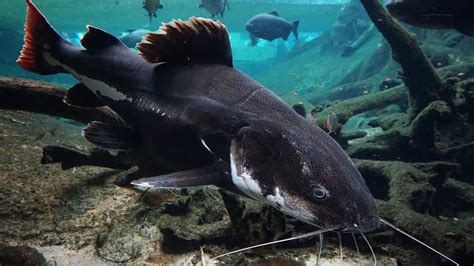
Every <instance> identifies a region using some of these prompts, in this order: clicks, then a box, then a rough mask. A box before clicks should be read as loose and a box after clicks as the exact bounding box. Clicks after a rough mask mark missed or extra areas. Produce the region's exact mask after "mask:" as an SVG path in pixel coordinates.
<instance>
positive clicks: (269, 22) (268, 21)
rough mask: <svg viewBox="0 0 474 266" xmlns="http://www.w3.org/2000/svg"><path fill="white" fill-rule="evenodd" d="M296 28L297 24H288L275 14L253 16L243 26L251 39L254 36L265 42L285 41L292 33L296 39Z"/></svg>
mask: <svg viewBox="0 0 474 266" xmlns="http://www.w3.org/2000/svg"><path fill="white" fill-rule="evenodd" d="M297 27H298V22H295V23H290V22H288V21H287V20H285V19H283V18H281V17H280V16H279V15H278V13H276V12H271V13H261V14H258V15H255V16H254V17H252V18H251V19H250V20H249V21H247V23H246V24H245V29H246V30H247V31H248V32H249V33H250V34H251V37H252V36H254V37H257V38H260V39H264V40H267V41H273V40H275V39H278V38H282V39H284V40H287V39H288V36H289V35H290V32H292V31H293V32H294V33H295V36H296V38H298V37H297V33H296V32H297V31H296V28H297Z"/></svg>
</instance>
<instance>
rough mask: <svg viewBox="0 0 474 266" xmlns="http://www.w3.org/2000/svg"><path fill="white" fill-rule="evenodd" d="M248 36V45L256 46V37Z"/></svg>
mask: <svg viewBox="0 0 474 266" xmlns="http://www.w3.org/2000/svg"><path fill="white" fill-rule="evenodd" d="M249 36H250V45H251V46H255V45H257V43H258V37H257V36H255V35H253V34H249Z"/></svg>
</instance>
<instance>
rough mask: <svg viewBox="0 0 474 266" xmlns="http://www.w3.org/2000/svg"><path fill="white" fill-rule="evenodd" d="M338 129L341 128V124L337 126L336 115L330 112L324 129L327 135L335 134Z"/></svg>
mask: <svg viewBox="0 0 474 266" xmlns="http://www.w3.org/2000/svg"><path fill="white" fill-rule="evenodd" d="M340 127H341V124H339V120H338V119H337V114H336V113H334V112H330V113H329V114H328V117H327V119H326V128H327V130H328V131H329V132H328V133H329V134H332V133H336V132H337V131H338V130H339V128H340Z"/></svg>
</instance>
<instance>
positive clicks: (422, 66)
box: [361, 0, 443, 121]
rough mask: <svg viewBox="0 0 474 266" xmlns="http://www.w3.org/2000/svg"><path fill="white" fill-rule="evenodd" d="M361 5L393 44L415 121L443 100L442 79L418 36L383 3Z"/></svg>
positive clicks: (373, 1)
mask: <svg viewBox="0 0 474 266" xmlns="http://www.w3.org/2000/svg"><path fill="white" fill-rule="evenodd" d="M361 3H362V5H363V6H364V7H365V9H366V11H367V13H368V15H369V17H370V19H371V20H372V22H373V23H374V24H375V26H376V27H377V29H378V30H379V31H380V33H382V35H383V36H384V38H385V39H386V40H387V42H388V43H389V45H390V47H391V49H392V56H393V59H394V60H395V61H397V62H398V63H399V64H400V65H401V67H402V69H403V79H404V82H405V85H406V87H407V89H408V96H409V104H410V110H409V118H410V121H411V120H413V119H414V118H415V117H416V115H417V114H418V113H419V112H420V111H421V110H423V109H424V108H425V107H426V106H427V105H428V104H430V103H431V102H433V101H436V100H439V93H440V91H441V88H442V84H443V82H442V79H441V77H440V76H439V75H438V73H436V71H435V69H434V68H433V66H432V65H431V63H430V61H429V60H428V58H427V57H426V55H425V54H424V53H423V51H422V50H421V48H420V46H419V45H418V42H417V40H416V38H415V36H414V35H413V34H410V33H409V32H408V31H406V30H405V29H404V28H403V27H402V26H401V25H400V24H399V23H398V22H396V21H395V20H394V19H393V18H392V16H390V14H389V13H388V12H387V11H386V10H385V8H384V7H383V6H382V5H381V4H380V3H379V0H361Z"/></svg>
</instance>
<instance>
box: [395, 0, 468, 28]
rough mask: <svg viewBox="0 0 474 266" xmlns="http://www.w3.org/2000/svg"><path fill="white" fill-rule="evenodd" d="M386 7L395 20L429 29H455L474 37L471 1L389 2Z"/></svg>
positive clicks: (397, 0)
mask: <svg viewBox="0 0 474 266" xmlns="http://www.w3.org/2000/svg"><path fill="white" fill-rule="evenodd" d="M386 7H387V9H388V11H389V12H390V14H391V15H392V16H394V17H395V18H397V19H399V20H401V21H403V22H405V23H408V24H410V25H413V26H416V27H421V28H430V29H455V30H457V31H459V32H461V33H463V34H465V35H469V36H474V15H473V14H474V1H472V0H453V1H446V0H390V1H389V2H388V3H387V4H386Z"/></svg>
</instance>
